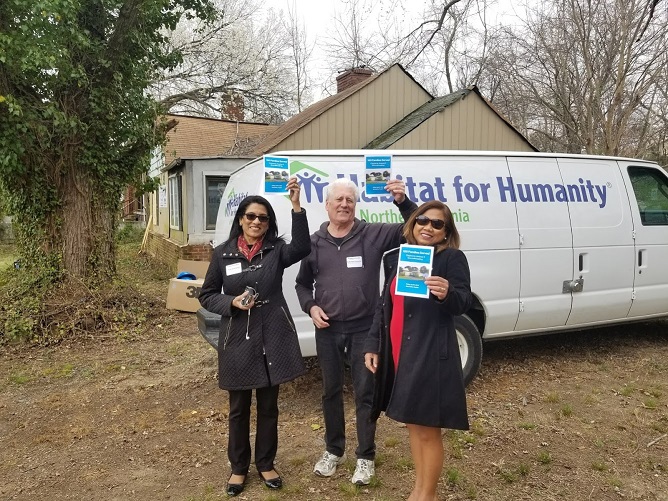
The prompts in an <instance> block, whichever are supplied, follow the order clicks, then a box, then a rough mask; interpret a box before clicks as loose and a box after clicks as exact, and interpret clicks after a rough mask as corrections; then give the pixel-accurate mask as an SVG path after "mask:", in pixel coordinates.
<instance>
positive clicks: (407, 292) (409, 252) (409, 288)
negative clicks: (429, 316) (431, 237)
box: [394, 244, 434, 299]
mask: <svg viewBox="0 0 668 501" xmlns="http://www.w3.org/2000/svg"><path fill="white" fill-rule="evenodd" d="M433 261H434V248H433V247H431V246H429V245H409V244H403V245H401V246H400V247H399V265H398V270H397V286H396V288H395V290H394V293H395V294H399V295H401V296H411V297H421V298H425V299H426V298H428V297H429V289H428V288H427V285H426V284H425V283H424V279H425V278H427V277H428V276H429V275H431V267H432V263H433Z"/></svg>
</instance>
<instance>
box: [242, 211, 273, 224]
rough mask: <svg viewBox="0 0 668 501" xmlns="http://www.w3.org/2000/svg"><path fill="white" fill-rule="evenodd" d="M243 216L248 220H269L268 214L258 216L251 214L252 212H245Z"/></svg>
mask: <svg viewBox="0 0 668 501" xmlns="http://www.w3.org/2000/svg"><path fill="white" fill-rule="evenodd" d="M244 216H246V219H248V220H249V221H255V218H258V219H259V220H260V222H261V223H268V222H269V216H258V215H257V214H253V213H252V212H246V213H245V214H244Z"/></svg>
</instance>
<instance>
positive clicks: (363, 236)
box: [296, 178, 417, 485]
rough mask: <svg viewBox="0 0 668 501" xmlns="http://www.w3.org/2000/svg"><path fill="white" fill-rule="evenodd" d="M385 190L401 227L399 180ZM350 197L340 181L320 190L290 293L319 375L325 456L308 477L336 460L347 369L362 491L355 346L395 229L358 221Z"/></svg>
mask: <svg viewBox="0 0 668 501" xmlns="http://www.w3.org/2000/svg"><path fill="white" fill-rule="evenodd" d="M385 190H386V191H387V192H388V193H390V194H391V195H392V196H393V197H394V204H395V205H396V206H397V207H398V208H399V210H400V212H401V215H402V217H403V218H404V220H406V219H408V217H410V215H411V214H412V213H413V211H415V210H416V209H417V205H416V204H415V203H414V202H413V201H411V200H409V199H408V198H406V185H405V184H404V182H403V181H399V180H396V179H392V180H390V181H388V182H387V185H386V187H385ZM358 198H359V191H358V188H357V186H356V185H355V183H353V182H352V181H350V180H348V179H343V178H341V179H337V180H336V181H334V182H332V183H331V184H330V185H329V186H328V187H327V195H326V199H325V209H326V210H327V215H328V216H329V221H326V222H324V223H323V224H322V225H321V226H320V229H319V230H318V231H316V232H315V233H314V234H313V235H311V254H310V255H309V256H308V257H307V258H305V259H304V260H302V262H301V267H300V269H299V274H298V275H297V284H296V289H297V297H298V298H299V303H300V305H301V307H302V310H303V311H304V312H305V313H307V314H309V315H310V316H311V319H312V320H313V324H314V325H315V342H316V352H317V355H318V362H319V364H320V368H321V370H322V381H323V395H322V409H323V414H324V418H325V444H326V450H325V452H324V453H323V455H322V457H321V458H320V460H319V461H318V462H317V463H316V465H315V468H314V469H313V471H314V473H315V474H316V475H319V476H323V477H331V476H332V475H334V473H335V472H336V467H337V465H338V464H340V463H341V462H343V460H344V453H345V442H346V436H345V415H344V410H343V382H344V369H345V365H349V366H350V368H351V375H352V380H353V389H354V392H355V414H356V425H357V442H358V446H357V449H356V451H355V455H356V456H357V466H356V468H355V473H354V474H353V477H352V479H351V481H352V482H353V483H354V484H358V485H367V484H368V483H369V482H370V480H371V477H372V476H373V475H374V474H375V463H374V459H375V455H376V445H375V435H376V422H375V420H372V419H370V413H371V405H372V402H373V374H372V373H371V372H370V371H368V370H366V368H365V367H364V352H363V345H364V340H365V338H366V335H367V333H368V331H369V328H370V327H371V323H372V321H373V316H374V312H375V309H376V303H377V302H378V297H379V294H380V293H379V288H378V287H379V273H380V263H381V258H382V256H383V253H385V252H386V251H388V250H390V249H392V248H394V247H397V246H398V245H399V244H400V243H401V238H402V235H401V233H402V229H403V224H401V223H367V222H366V221H360V220H359V219H357V218H356V217H355V205H356V203H357V200H358Z"/></svg>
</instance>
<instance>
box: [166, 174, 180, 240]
mask: <svg viewBox="0 0 668 501" xmlns="http://www.w3.org/2000/svg"><path fill="white" fill-rule="evenodd" d="M181 180H182V177H181V176H180V175H178V174H177V175H175V176H171V177H170V178H169V186H168V187H169V227H170V228H171V229H173V230H179V231H180V230H183V223H182V221H181V214H182V210H181V206H182V203H181V201H182V196H181V193H182V192H181V190H182V188H183V183H182V181H181Z"/></svg>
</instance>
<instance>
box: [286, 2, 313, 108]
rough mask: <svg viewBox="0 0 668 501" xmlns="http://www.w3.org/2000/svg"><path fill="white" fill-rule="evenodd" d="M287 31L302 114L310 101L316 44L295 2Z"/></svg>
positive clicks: (289, 8)
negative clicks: (310, 36)
mask: <svg viewBox="0 0 668 501" xmlns="http://www.w3.org/2000/svg"><path fill="white" fill-rule="evenodd" d="M284 27H285V30H286V31H287V32H288V34H289V38H290V51H291V60H292V64H293V66H294V76H295V79H296V89H295V90H296V101H297V103H296V104H297V111H299V112H301V111H302V110H303V109H304V107H305V105H306V104H307V103H308V101H309V90H310V87H311V78H310V76H309V72H308V63H309V60H310V58H311V55H312V54H313V49H314V48H315V43H314V42H313V43H311V42H309V40H308V35H307V33H306V26H305V25H304V20H303V19H301V18H299V17H298V16H297V5H296V3H295V1H294V0H292V3H291V4H290V5H288V18H287V20H286V21H285V22H284Z"/></svg>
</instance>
